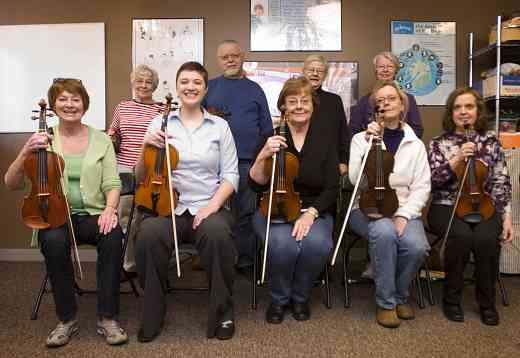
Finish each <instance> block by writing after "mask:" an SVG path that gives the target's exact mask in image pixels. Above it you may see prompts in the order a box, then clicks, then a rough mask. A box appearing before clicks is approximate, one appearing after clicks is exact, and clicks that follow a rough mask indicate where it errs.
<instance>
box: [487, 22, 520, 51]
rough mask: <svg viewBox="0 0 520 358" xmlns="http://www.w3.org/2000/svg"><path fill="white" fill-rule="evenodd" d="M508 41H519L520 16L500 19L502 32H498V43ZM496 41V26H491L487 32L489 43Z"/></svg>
mask: <svg viewBox="0 0 520 358" xmlns="http://www.w3.org/2000/svg"><path fill="white" fill-rule="evenodd" d="M509 41H520V17H513V18H512V19H510V20H507V21H502V32H501V33H500V43H504V42H509ZM496 42H497V26H496V25H495V26H493V27H492V28H491V32H490V33H489V44H490V45H493V44H495V43H496Z"/></svg>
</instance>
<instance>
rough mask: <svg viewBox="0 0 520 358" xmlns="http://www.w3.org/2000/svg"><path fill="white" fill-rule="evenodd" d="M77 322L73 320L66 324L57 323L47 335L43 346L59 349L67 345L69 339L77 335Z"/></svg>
mask: <svg viewBox="0 0 520 358" xmlns="http://www.w3.org/2000/svg"><path fill="white" fill-rule="evenodd" d="M78 329H79V326H78V321H77V320H75V319H73V320H71V321H68V322H67V323H63V322H58V325H57V326H56V328H54V330H53V331H52V332H51V333H50V334H49V336H48V337H47V340H46V341H45V345H46V346H47V347H61V346H64V345H65V344H67V343H69V341H70V337H72V336H73V335H74V334H76V333H78Z"/></svg>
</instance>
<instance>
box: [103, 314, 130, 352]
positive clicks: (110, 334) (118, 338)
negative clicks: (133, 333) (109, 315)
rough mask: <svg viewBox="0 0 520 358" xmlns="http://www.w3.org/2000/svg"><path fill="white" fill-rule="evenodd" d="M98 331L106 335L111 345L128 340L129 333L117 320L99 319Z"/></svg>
mask: <svg viewBox="0 0 520 358" xmlns="http://www.w3.org/2000/svg"><path fill="white" fill-rule="evenodd" d="M97 333H98V334H99V335H101V336H103V337H105V340H106V342H107V343H108V344H110V345H111V346H115V345H118V344H123V343H126V342H128V335H127V334H126V332H125V330H124V329H123V328H121V327H120V326H119V323H118V322H117V321H115V320H102V321H98V322H97Z"/></svg>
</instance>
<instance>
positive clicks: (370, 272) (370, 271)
mask: <svg viewBox="0 0 520 358" xmlns="http://www.w3.org/2000/svg"><path fill="white" fill-rule="evenodd" d="M361 277H363V278H370V279H373V278H374V268H373V267H372V261H368V262H367V266H366V267H365V271H363V273H362V274H361Z"/></svg>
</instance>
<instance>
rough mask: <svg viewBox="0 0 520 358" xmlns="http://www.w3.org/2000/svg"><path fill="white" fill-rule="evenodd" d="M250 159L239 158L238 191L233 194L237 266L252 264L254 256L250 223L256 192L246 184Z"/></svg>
mask: <svg viewBox="0 0 520 358" xmlns="http://www.w3.org/2000/svg"><path fill="white" fill-rule="evenodd" d="M251 165H252V161H250V160H244V159H240V160H239V161H238V174H239V175H240V181H239V184H238V193H237V194H236V195H235V198H234V202H233V205H234V206H235V208H238V225H235V228H234V237H235V240H236V246H237V250H238V264H237V266H238V267H244V266H249V265H252V264H253V260H254V257H255V252H254V251H255V234H254V232H253V226H252V223H251V220H252V217H253V214H254V213H255V210H256V193H255V192H254V191H253V190H251V188H250V187H249V185H248V178H249V169H250V168H251Z"/></svg>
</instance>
